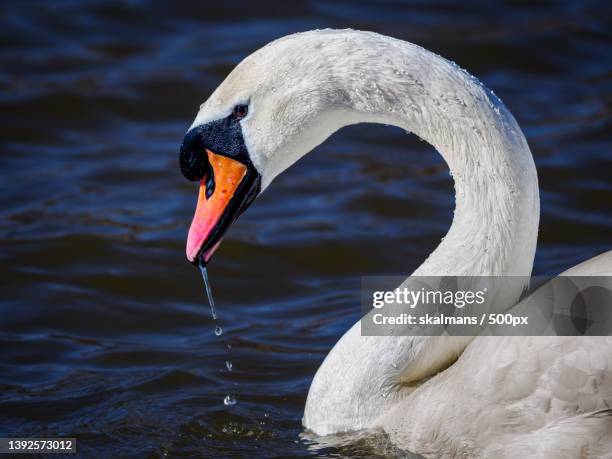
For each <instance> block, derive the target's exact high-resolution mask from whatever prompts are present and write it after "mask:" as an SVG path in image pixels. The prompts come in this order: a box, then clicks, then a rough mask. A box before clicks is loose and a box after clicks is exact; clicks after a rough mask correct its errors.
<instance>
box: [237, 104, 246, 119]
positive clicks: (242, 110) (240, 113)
mask: <svg viewBox="0 0 612 459" xmlns="http://www.w3.org/2000/svg"><path fill="white" fill-rule="evenodd" d="M247 113H249V107H248V106H247V105H236V106H235V107H234V113H233V115H234V118H235V119H237V120H241V119H242V118H244V117H245V116H247Z"/></svg>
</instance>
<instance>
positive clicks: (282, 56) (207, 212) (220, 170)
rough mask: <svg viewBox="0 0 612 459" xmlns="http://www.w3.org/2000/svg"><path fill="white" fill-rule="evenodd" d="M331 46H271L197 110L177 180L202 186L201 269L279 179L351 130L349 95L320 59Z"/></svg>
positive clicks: (190, 247)
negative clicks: (345, 113)
mask: <svg viewBox="0 0 612 459" xmlns="http://www.w3.org/2000/svg"><path fill="white" fill-rule="evenodd" d="M332 35H334V34H332ZM332 38H334V39H335V40H338V37H334V36H332ZM332 41H333V40H332ZM329 43H330V36H329V35H328V34H325V33H313V32H306V33H301V34H296V35H290V36H288V37H284V38H281V39H279V40H277V41H274V42H272V43H270V44H268V45H266V46H265V47H263V48H261V49H260V50H258V51H256V52H255V53H253V54H251V55H250V56H248V57H247V58H246V59H244V60H243V61H242V62H240V63H239V64H238V65H237V66H236V68H234V70H233V71H232V72H231V73H230V74H229V75H228V76H227V78H226V79H225V80H224V81H223V82H222V83H221V85H220V86H219V87H218V88H217V89H216V90H215V91H214V93H213V94H212V95H211V96H210V97H209V99H208V100H207V101H206V102H204V103H203V104H202V105H201V106H200V110H199V112H198V114H197V116H196V118H195V121H194V122H193V124H192V126H191V127H190V128H189V130H188V132H187V134H186V136H185V139H184V141H183V144H182V146H181V149H180V155H179V163H180V168H181V172H182V173H183V175H184V176H185V177H186V178H187V179H189V180H192V181H199V182H200V191H199V198H198V204H197V207H196V211H195V216H194V218H193V222H192V224H191V227H190V229H189V235H188V237H187V249H186V254H187V259H188V260H189V261H190V262H192V263H194V264H197V263H198V262H201V263H203V264H207V263H208V262H209V260H210V258H211V257H212V255H213V253H214V251H215V250H216V248H217V247H218V245H219V244H220V242H221V240H222V238H223V236H224V234H225V232H226V231H227V230H228V228H229V227H230V225H231V224H232V223H233V222H234V221H235V220H236V218H237V217H238V216H239V215H240V214H241V213H242V212H243V211H244V210H245V209H246V208H247V207H248V206H249V205H250V204H251V202H252V201H253V200H254V199H255V198H256V197H257V195H259V194H260V193H261V192H262V191H263V190H264V189H265V188H266V187H267V186H268V185H269V184H270V182H272V180H273V179H274V178H275V177H276V176H277V175H278V174H280V173H281V172H282V171H284V170H285V169H286V168H288V167H289V166H290V165H291V164H293V163H294V162H295V161H297V160H298V159H299V158H300V157H301V156H303V155H304V154H306V153H308V152H309V151H310V150H312V149H313V148H314V147H316V146H317V145H318V144H320V143H321V142H323V141H324V140H325V139H326V138H327V137H328V136H329V135H331V134H332V133H333V132H335V131H336V130H338V129H339V128H340V127H342V126H343V125H346V124H349V123H348V122H347V121H346V120H343V117H342V113H341V112H343V111H344V109H345V108H346V107H347V106H348V102H349V101H348V100H347V98H348V96H347V93H346V91H345V90H343V89H342V88H341V87H339V85H338V84H337V83H338V78H337V75H334V72H333V66H330V65H329V62H328V60H327V59H326V58H325V56H323V55H322V48H323V46H328V45H329Z"/></svg>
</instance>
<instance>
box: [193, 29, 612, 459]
mask: <svg viewBox="0 0 612 459" xmlns="http://www.w3.org/2000/svg"><path fill="white" fill-rule="evenodd" d="M239 103H247V104H248V105H249V114H248V116H247V117H246V118H244V119H243V120H242V122H241V123H242V130H243V135H244V138H245V143H246V145H247V148H248V150H249V153H250V155H251V159H252V161H253V163H254V165H255V167H256V168H257V170H258V171H259V173H260V174H261V176H262V188H264V189H265V188H266V187H267V186H268V185H269V184H270V182H271V181H272V180H273V179H274V177H276V176H277V175H278V174H280V173H281V172H283V171H284V170H285V169H287V168H288V167H289V166H290V165H291V164H293V163H294V162H295V161H297V160H298V159H299V158H300V157H302V156H303V155H305V154H306V153H308V152H309V151H311V150H312V149H313V148H315V147H316V146H317V145H319V144H320V143H321V142H323V141H324V140H325V139H326V138H327V137H329V136H330V135H331V134H332V133H334V132H335V131H336V130H338V129H340V128H341V127H343V126H346V125H350V124H355V123H362V122H375V123H385V124H391V125H395V126H399V127H402V128H404V129H406V130H407V131H410V132H413V133H415V134H416V135H418V136H419V137H421V138H422V139H424V140H426V141H427V142H429V143H430V144H431V145H433V146H434V147H435V148H436V150H437V151H438V152H439V153H440V154H441V155H442V157H443V158H444V160H445V161H446V163H447V164H448V167H449V169H450V171H451V173H452V175H453V177H454V180H455V193H456V210H455V215H454V218H453V223H452V225H451V228H450V229H449V231H448V234H447V235H446V237H445V238H444V240H443V242H441V243H440V245H439V246H438V247H437V248H436V249H435V250H434V251H433V252H432V254H431V255H430V256H429V257H428V259H427V260H426V261H425V262H424V263H423V264H422V265H421V266H420V267H419V268H418V269H417V270H416V271H415V273H414V274H415V275H431V276H441V275H483V276H485V275H486V276H499V275H516V276H529V275H530V274H531V270H532V266H533V258H534V254H535V248H536V241H537V232H538V222H539V195H538V181H537V173H536V169H535V166H534V163H533V159H532V156H531V152H530V151H529V147H528V145H527V142H526V140H525V138H524V136H523V134H522V132H521V130H520V128H519V127H518V125H517V123H516V121H515V120H514V118H513V117H512V115H511V114H510V113H509V112H508V110H507V109H506V108H505V107H504V105H503V104H502V103H501V101H500V100H499V99H498V98H497V97H496V96H495V95H494V94H493V93H492V92H491V91H489V90H488V89H486V88H485V87H484V86H483V85H482V84H481V83H480V82H479V81H478V80H477V79H475V78H474V77H473V76H471V75H469V74H468V73H467V72H465V71H464V70H462V69H460V68H459V67H457V66H456V65H455V64H454V63H452V62H449V61H447V60H445V59H443V58H442V57H440V56H437V55H435V54H433V53H431V52H429V51H427V50H425V49H423V48H420V47H418V46H416V45H413V44H411V43H407V42H404V41H400V40H396V39H393V38H389V37H385V36H381V35H378V34H375V33H369V32H358V31H353V30H340V31H337V30H320V31H312V32H306V33H301V34H296V35H291V36H287V37H284V38H281V39H279V40H276V41H274V42H272V43H270V44H269V45H267V46H265V47H264V48H262V49H260V50H258V51H257V52H255V53H253V54H252V55H251V56H249V57H247V58H246V59H245V60H244V61H242V62H241V63H240V64H239V65H238V66H237V67H236V68H235V69H234V70H233V71H232V72H231V73H230V75H229V76H228V77H227V79H226V80H225V81H224V82H223V83H222V84H221V85H220V86H219V87H218V88H217V90H216V91H215V92H214V93H213V95H212V96H211V97H210V98H209V100H208V101H206V103H204V104H203V105H202V107H201V109H200V112H199V113H198V115H197V117H196V119H195V121H194V126H197V125H199V124H202V123H205V122H208V121H211V120H214V119H218V118H221V117H224V116H227V115H228V114H229V113H230V112H231V110H232V107H233V106H235V105H236V104H239ZM576 269H577V272H578V273H580V274H582V275H590V274H592V273H593V272H595V271H596V272H597V273H598V274H601V273H607V274H610V273H612V252H608V253H607V254H604V255H602V256H600V257H597V258H596V259H594V260H592V261H591V263H590V264H586V265H584V264H583V265H581V266H579V267H577V268H576ZM521 289H522V286H517V287H516V288H514V289H510V291H506V292H504V294H503V295H501V294H500V295H499V296H498V298H497V299H496V308H497V309H499V310H505V309H508V308H510V307H511V306H512V305H514V304H515V303H516V302H517V301H518V299H519V296H520V294H521ZM466 348H467V349H466ZM464 350H465V352H463V351H464ZM456 359H457V361H456V362H455V363H453V362H454V361H455V360H456ZM611 372H612V338H609V337H602V338H595V337H590V338H576V337H567V338H561V337H534V338H530V337H527V338H525V337H514V338H511V337H508V338H499V337H478V338H476V339H473V338H471V337H363V336H361V334H360V329H359V324H355V326H353V327H352V328H351V329H350V330H349V331H348V332H347V333H346V334H345V335H344V336H343V337H342V338H341V339H340V341H339V342H338V343H337V344H336V346H335V347H334V348H333V349H332V351H331V352H330V354H329V355H328V356H327V358H326V359H325V361H324V362H323V364H322V365H321V367H320V369H319V370H318V372H317V374H316V376H315V378H314V380H313V382H312V386H311V388H310V391H309V394H308V400H307V403H306V408H305V413H304V419H303V423H304V426H305V427H306V428H307V429H310V430H311V431H313V432H315V433H316V434H319V435H326V434H332V433H337V432H343V431H352V430H358V429H368V428H379V429H383V430H385V431H386V432H387V433H388V434H389V435H390V437H391V439H392V440H393V441H394V442H395V443H396V444H397V445H398V446H400V447H402V448H406V449H409V450H411V451H415V452H418V453H421V454H424V455H426V456H432V457H439V456H448V457H452V456H455V455H459V454H466V455H480V456H485V457H501V456H504V455H505V456H506V457H517V456H519V457H520V456H540V457H559V456H563V455H566V456H568V457H580V456H584V457H589V456H593V457H595V456H598V455H601V454H604V453H606V454H612V453H611V451H612V446H611V445H610V442H611V440H610V438H611V436H612V435H611V434H612V416H611V415H610V411H609V408H610V406H611V404H612V376H611V375H612V373H611Z"/></svg>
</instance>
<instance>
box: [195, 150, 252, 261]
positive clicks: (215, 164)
mask: <svg viewBox="0 0 612 459" xmlns="http://www.w3.org/2000/svg"><path fill="white" fill-rule="evenodd" d="M206 154H207V155H208V164H209V167H208V172H207V174H206V176H205V177H204V178H203V179H202V180H201V181H200V190H199V194H198V204H197V207H196V211H195V215H194V216H193V221H192V222H191V227H190V228H189V235H188V236H187V250H186V253H187V259H188V260H189V261H190V262H191V263H198V262H199V258H201V261H202V262H203V263H204V264H207V263H208V261H209V260H210V258H211V257H212V255H213V253H214V252H215V250H216V249H217V247H218V246H219V244H220V243H221V240H222V238H223V235H224V233H225V231H227V229H228V228H229V226H230V225H231V223H232V222H233V221H234V220H236V218H237V217H238V216H239V214H240V213H241V212H242V211H243V210H244V209H245V208H246V207H247V206H248V204H250V202H251V201H252V200H253V199H254V198H255V195H256V194H257V193H253V190H254V188H256V187H253V186H252V185H253V183H252V182H253V180H249V176H250V175H252V174H250V173H249V172H250V171H249V167H248V166H246V165H245V164H243V163H241V162H240V161H237V160H235V159H232V158H229V157H227V156H223V155H220V154H216V153H213V152H212V151H210V150H208V149H207V150H206Z"/></svg>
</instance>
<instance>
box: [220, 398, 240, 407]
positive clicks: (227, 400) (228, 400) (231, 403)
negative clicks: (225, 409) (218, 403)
mask: <svg viewBox="0 0 612 459" xmlns="http://www.w3.org/2000/svg"><path fill="white" fill-rule="evenodd" d="M236 403H238V402H237V400H236V398H235V397H234V396H232V395H226V396H225V398H224V399H223V404H224V405H225V406H234V405H235V404H236Z"/></svg>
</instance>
